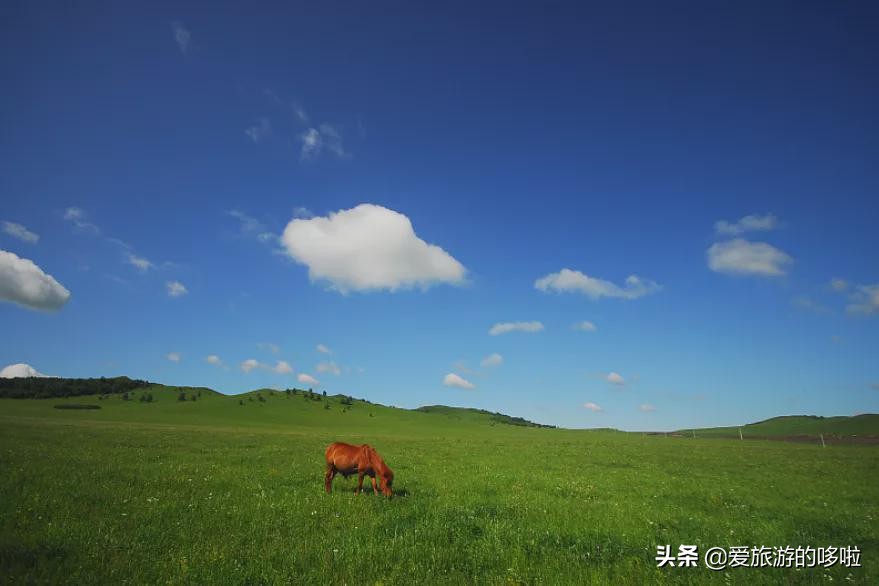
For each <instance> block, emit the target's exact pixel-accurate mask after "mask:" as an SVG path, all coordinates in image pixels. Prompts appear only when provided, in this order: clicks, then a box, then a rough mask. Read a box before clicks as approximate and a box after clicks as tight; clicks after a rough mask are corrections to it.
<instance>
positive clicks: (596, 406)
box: [583, 403, 604, 413]
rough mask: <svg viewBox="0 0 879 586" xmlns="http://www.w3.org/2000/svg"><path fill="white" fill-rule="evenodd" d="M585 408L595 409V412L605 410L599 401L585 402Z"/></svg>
mask: <svg viewBox="0 0 879 586" xmlns="http://www.w3.org/2000/svg"><path fill="white" fill-rule="evenodd" d="M583 408H584V409H589V410H590V411H594V412H595V413H600V412H601V411H604V409H603V408H602V407H601V405H599V404H598V403H583Z"/></svg>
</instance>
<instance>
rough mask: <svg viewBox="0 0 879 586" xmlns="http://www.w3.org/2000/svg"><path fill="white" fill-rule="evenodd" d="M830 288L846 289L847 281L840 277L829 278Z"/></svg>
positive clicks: (840, 290)
mask: <svg viewBox="0 0 879 586" xmlns="http://www.w3.org/2000/svg"><path fill="white" fill-rule="evenodd" d="M830 288H831V289H833V290H834V291H839V292H842V291H845V290H846V289H848V281H846V280H845V279H840V278H834V279H830Z"/></svg>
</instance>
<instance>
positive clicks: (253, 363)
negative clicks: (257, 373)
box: [240, 358, 266, 373]
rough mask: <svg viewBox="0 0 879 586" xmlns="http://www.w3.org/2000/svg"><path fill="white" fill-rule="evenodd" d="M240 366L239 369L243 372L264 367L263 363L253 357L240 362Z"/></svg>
mask: <svg viewBox="0 0 879 586" xmlns="http://www.w3.org/2000/svg"><path fill="white" fill-rule="evenodd" d="M240 366H241V370H242V371H243V372H245V373H247V372H250V371H251V370H256V369H257V368H266V365H265V364H263V363H262V362H260V361H259V360H256V359H254V358H248V359H247V360H245V361H244V362H242V363H241V365H240Z"/></svg>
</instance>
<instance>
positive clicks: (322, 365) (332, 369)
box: [315, 360, 342, 376]
mask: <svg viewBox="0 0 879 586" xmlns="http://www.w3.org/2000/svg"><path fill="white" fill-rule="evenodd" d="M315 369H316V370H317V371H318V372H324V373H329V374H334V375H336V376H339V375H340V374H342V369H340V368H339V366H338V365H337V364H336V363H335V362H333V361H332V360H327V361H324V362H319V363H318V365H317V366H316V367H315Z"/></svg>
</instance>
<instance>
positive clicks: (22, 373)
mask: <svg viewBox="0 0 879 586" xmlns="http://www.w3.org/2000/svg"><path fill="white" fill-rule="evenodd" d="M28 377H39V378H54V377H50V376H49V375H48V374H43V373H41V372H38V371H37V369H36V368H34V367H33V366H31V365H30V364H24V363H22V362H19V363H18V364H10V365H8V366H5V367H4V368H3V370H0V378H28Z"/></svg>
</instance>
